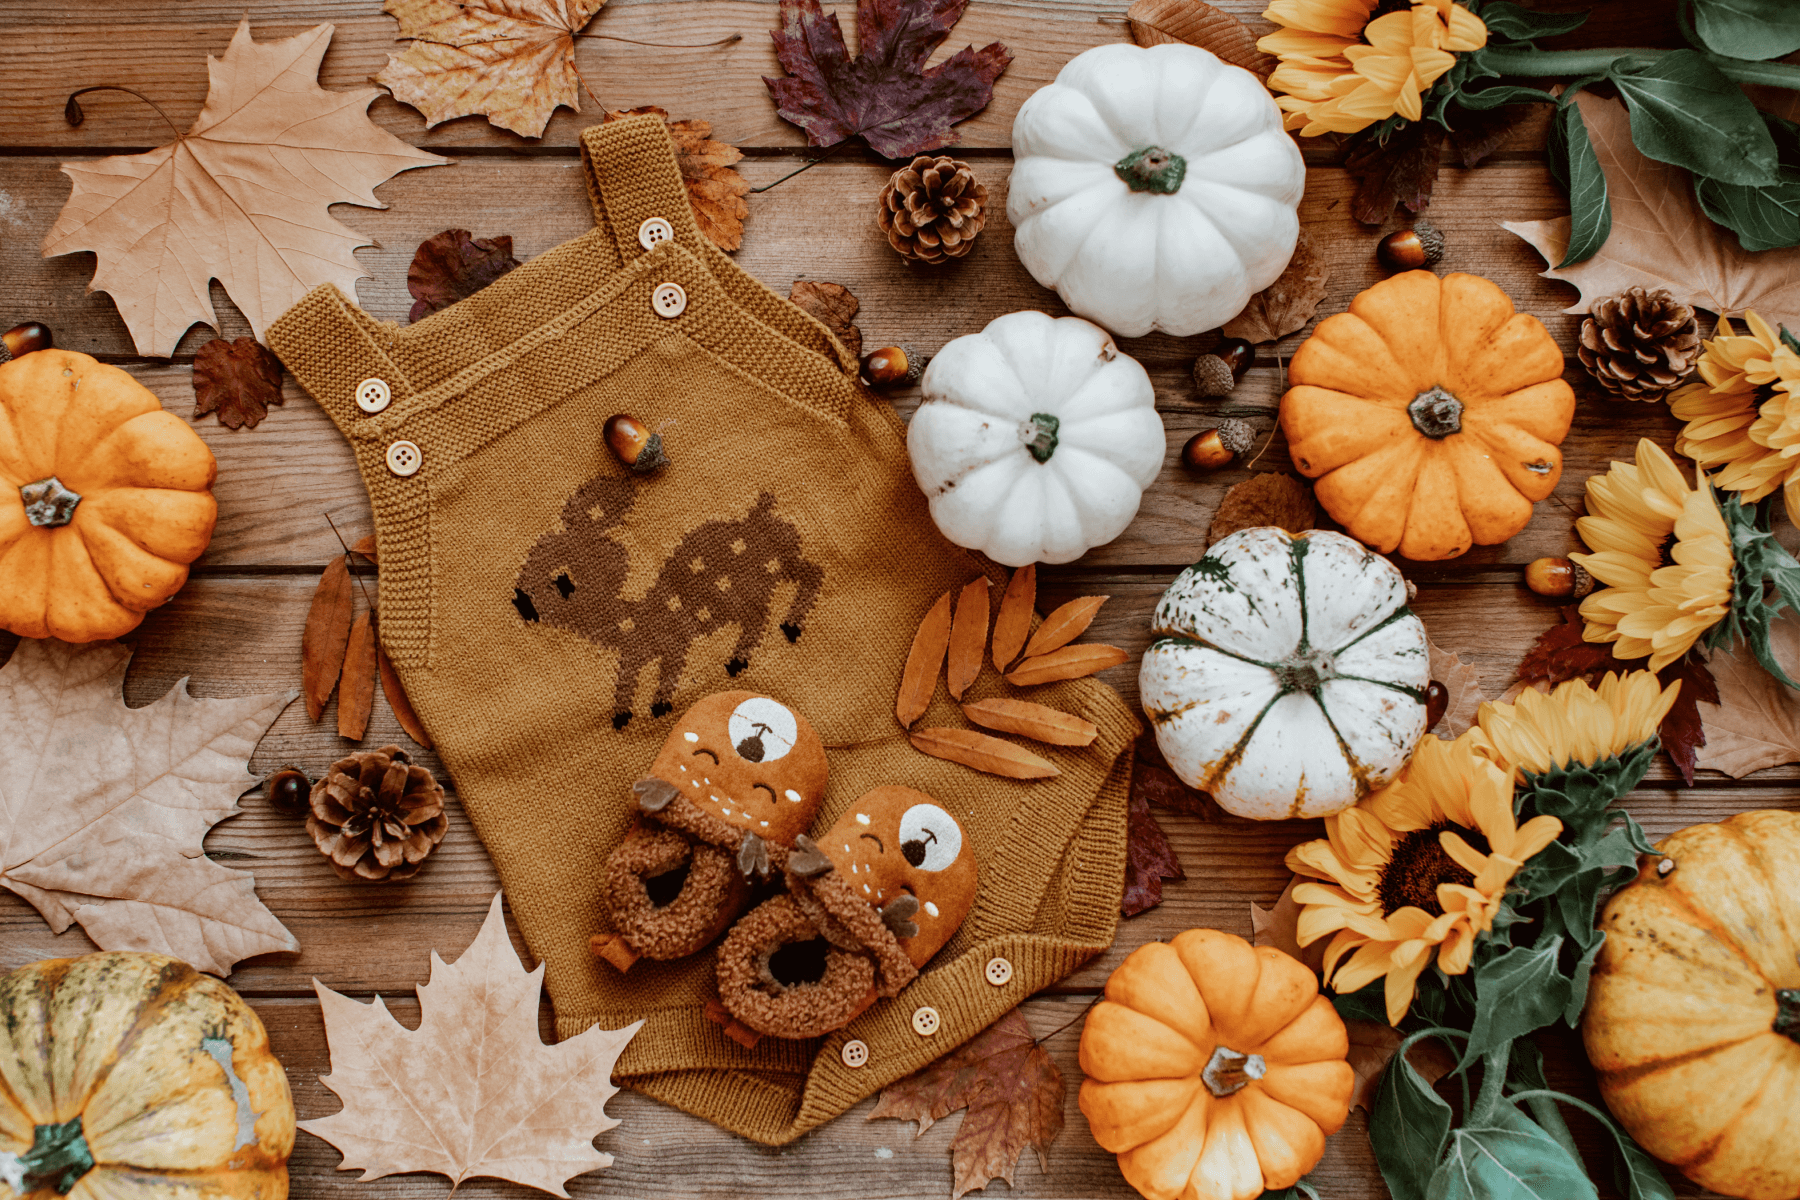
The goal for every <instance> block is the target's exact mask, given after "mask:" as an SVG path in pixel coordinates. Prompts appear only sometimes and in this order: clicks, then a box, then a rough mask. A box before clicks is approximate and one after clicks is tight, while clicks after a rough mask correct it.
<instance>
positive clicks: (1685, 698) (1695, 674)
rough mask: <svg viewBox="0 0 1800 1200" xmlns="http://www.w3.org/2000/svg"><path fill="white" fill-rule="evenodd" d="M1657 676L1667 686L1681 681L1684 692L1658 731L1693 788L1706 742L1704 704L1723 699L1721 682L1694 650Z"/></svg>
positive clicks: (1676, 697)
mask: <svg viewBox="0 0 1800 1200" xmlns="http://www.w3.org/2000/svg"><path fill="white" fill-rule="evenodd" d="M1656 678H1657V679H1658V681H1660V682H1661V683H1662V685H1663V686H1664V687H1668V686H1669V685H1670V684H1671V683H1674V682H1675V681H1677V680H1680V681H1681V691H1680V692H1678V693H1677V694H1676V696H1675V703H1674V704H1673V705H1671V706H1670V707H1669V711H1668V714H1667V715H1665V716H1664V717H1663V719H1662V724H1661V725H1659V726H1657V730H1656V731H1657V733H1658V734H1659V735H1661V737H1662V745H1663V749H1664V750H1666V751H1667V752H1668V755H1669V761H1670V762H1672V763H1674V764H1675V769H1676V770H1677V771H1680V772H1681V778H1682V779H1683V780H1684V781H1685V782H1686V783H1687V784H1688V786H1689V787H1692V786H1693V783H1694V767H1695V765H1696V763H1697V759H1696V755H1697V754H1698V752H1699V750H1700V748H1701V747H1703V746H1705V745H1706V730H1705V728H1704V727H1703V726H1702V725H1701V723H1700V705H1701V704H1717V703H1718V702H1719V685H1718V683H1717V682H1715V681H1714V680H1713V675H1712V672H1711V671H1709V670H1707V669H1706V663H1705V662H1703V661H1701V659H1700V657H1699V655H1697V654H1695V653H1693V652H1692V651H1690V652H1688V653H1687V654H1686V655H1684V656H1682V657H1681V658H1679V659H1677V660H1676V661H1674V662H1672V663H1670V664H1669V665H1668V666H1666V667H1664V668H1663V669H1662V670H1661V671H1658V672H1657V674H1656Z"/></svg>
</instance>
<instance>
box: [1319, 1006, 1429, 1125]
mask: <svg viewBox="0 0 1800 1200" xmlns="http://www.w3.org/2000/svg"><path fill="white" fill-rule="evenodd" d="M1344 1028H1345V1031H1346V1032H1348V1033H1349V1035H1350V1054H1349V1059H1350V1069H1351V1070H1352V1071H1354V1072H1356V1090H1355V1091H1353V1092H1352V1093H1351V1094H1350V1096H1351V1098H1350V1104H1351V1107H1353V1108H1354V1107H1357V1106H1361V1108H1362V1110H1363V1111H1364V1112H1374V1111H1375V1093H1376V1091H1377V1090H1378V1089H1379V1088H1380V1087H1381V1075H1382V1072H1384V1071H1386V1070H1387V1066H1388V1064H1389V1063H1390V1062H1392V1061H1393V1059H1394V1052H1395V1051H1396V1050H1398V1049H1400V1043H1401V1041H1402V1040H1403V1039H1404V1038H1405V1035H1404V1034H1402V1033H1401V1032H1400V1031H1399V1030H1398V1029H1395V1028H1394V1027H1393V1026H1391V1025H1388V1024H1386V1023H1384V1022H1381V1021H1364V1020H1350V1021H1345V1022H1344ZM1406 1061H1407V1062H1409V1063H1411V1064H1412V1067H1413V1070H1415V1071H1417V1072H1418V1073H1419V1074H1420V1075H1421V1076H1423V1077H1424V1079H1425V1082H1426V1083H1427V1084H1432V1083H1436V1082H1437V1081H1438V1080H1440V1079H1442V1078H1443V1077H1444V1076H1446V1075H1448V1074H1449V1073H1450V1072H1451V1071H1453V1070H1455V1068H1456V1059H1455V1057H1454V1056H1453V1055H1452V1054H1451V1053H1450V1051H1449V1050H1447V1049H1445V1047H1444V1043H1443V1042H1441V1041H1439V1040H1438V1039H1436V1038H1424V1039H1422V1040H1420V1041H1418V1042H1416V1043H1414V1045H1413V1048H1412V1049H1411V1050H1408V1051H1407V1052H1406Z"/></svg>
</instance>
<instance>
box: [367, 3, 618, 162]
mask: <svg viewBox="0 0 1800 1200" xmlns="http://www.w3.org/2000/svg"><path fill="white" fill-rule="evenodd" d="M605 2H606V0H387V3H386V4H384V5H383V6H382V9H381V11H382V12H385V13H387V14H388V15H389V16H390V17H393V18H394V19H395V20H396V21H398V22H399V23H400V36H401V37H402V38H412V39H413V44H412V45H410V46H408V47H407V48H406V49H404V50H402V51H401V52H400V53H398V54H392V55H389V56H388V61H387V66H385V67H383V68H382V69H381V74H379V75H377V76H375V82H376V83H379V84H380V85H381V86H382V87H384V88H386V89H387V90H388V91H390V92H392V93H393V94H394V99H396V100H398V101H400V102H401V103H403V104H410V105H412V106H413V107H414V108H416V109H418V110H419V111H420V112H421V113H423V114H424V115H425V128H427V129H432V128H435V127H436V126H438V125H440V124H442V123H443V122H445V121H448V120H450V119H451V118H452V117H466V116H470V115H472V114H476V113H479V114H481V115H482V116H485V117H486V118H487V119H488V121H489V122H490V123H491V124H493V125H497V126H498V127H500V128H501V129H510V130H512V131H513V132H514V133H516V134H519V135H520V136H522V137H529V138H535V137H542V136H544V126H546V125H548V124H549V123H550V116H551V114H552V113H554V112H555V111H556V110H557V108H559V107H562V106H567V107H569V108H572V109H574V110H575V111H577V112H580V111H581V97H580V94H579V92H578V91H577V89H578V88H579V87H580V86H581V72H579V71H578V70H576V68H575V35H576V34H578V33H580V32H581V31H582V30H583V29H585V28H586V27H587V23H588V22H589V21H591V20H593V19H594V14H595V13H597V12H599V11H600V6H601V5H602V4H604V3H605Z"/></svg>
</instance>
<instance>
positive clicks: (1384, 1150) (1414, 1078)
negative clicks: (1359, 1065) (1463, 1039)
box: [1369, 1029, 1450, 1200]
mask: <svg viewBox="0 0 1800 1200" xmlns="http://www.w3.org/2000/svg"><path fill="white" fill-rule="evenodd" d="M1441 1032H1449V1031H1446V1030H1438V1029H1427V1030H1422V1031H1420V1032H1418V1033H1415V1034H1413V1035H1412V1036H1410V1037H1408V1038H1407V1039H1406V1040H1405V1041H1403V1042H1401V1043H1400V1048H1399V1049H1398V1050H1396V1051H1394V1057H1393V1058H1392V1059H1391V1060H1390V1061H1389V1062H1388V1068H1387V1070H1386V1071H1385V1072H1383V1073H1382V1076H1381V1087H1380V1088H1379V1089H1377V1091H1376V1093H1375V1111H1374V1112H1372V1113H1370V1114H1369V1144H1370V1145H1371V1146H1373V1147H1374V1149H1375V1162H1376V1165H1377V1166H1379V1167H1380V1168H1381V1177H1382V1178H1383V1179H1385V1180H1387V1185H1388V1191H1390V1192H1392V1193H1393V1196H1394V1200H1438V1196H1439V1193H1438V1192H1436V1191H1434V1190H1430V1187H1429V1185H1430V1183H1431V1175H1432V1168H1433V1166H1434V1165H1435V1164H1436V1163H1437V1161H1438V1156H1439V1155H1440V1154H1442V1153H1443V1150H1444V1141H1445V1139H1446V1138H1448V1137H1449V1135H1450V1105H1449V1104H1448V1103H1446V1102H1445V1100H1444V1098H1443V1097H1442V1096H1440V1095H1438V1094H1437V1093H1436V1092H1434V1091H1433V1090H1432V1089H1431V1085H1430V1084H1429V1083H1426V1082H1425V1077H1424V1076H1423V1075H1420V1074H1419V1073H1418V1071H1416V1070H1414V1069H1413V1065H1412V1064H1411V1063H1409V1062H1407V1061H1406V1052H1407V1051H1408V1050H1411V1049H1412V1048H1413V1046H1414V1045H1415V1044H1416V1043H1418V1042H1419V1041H1421V1040H1422V1039H1424V1038H1427V1037H1431V1036H1433V1035H1435V1034H1438V1033H1441Z"/></svg>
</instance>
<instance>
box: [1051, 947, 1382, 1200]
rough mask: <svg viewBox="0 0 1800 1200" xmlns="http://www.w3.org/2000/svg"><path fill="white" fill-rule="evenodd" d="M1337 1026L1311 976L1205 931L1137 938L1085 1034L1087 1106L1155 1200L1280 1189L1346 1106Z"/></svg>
mask: <svg viewBox="0 0 1800 1200" xmlns="http://www.w3.org/2000/svg"><path fill="white" fill-rule="evenodd" d="M1349 1051H1350V1040H1349V1036H1348V1035H1347V1033H1346V1032H1345V1029H1344V1022H1343V1020H1342V1019H1341V1018H1339V1016H1338V1015H1337V1010H1335V1009H1334V1008H1332V1006H1331V1002H1330V1001H1329V1000H1327V999H1326V998H1325V997H1323V996H1321V995H1319V981H1318V978H1317V977H1316V976H1315V975H1314V974H1313V973H1312V972H1311V971H1310V970H1308V969H1307V968H1306V967H1304V966H1302V965H1301V964H1300V963H1299V962H1297V961H1295V960H1294V959H1293V958H1292V957H1290V956H1288V955H1286V954H1283V953H1282V952H1281V951H1279V950H1276V949H1274V948H1272V947H1267V946H1264V947H1252V946H1251V945H1250V943H1249V942H1246V941H1245V940H1244V939H1243V938H1240V937H1234V936H1232V935H1231V934H1229V933H1220V932H1218V931H1217V930H1213V929H1190V930H1188V931H1187V932H1186V933H1183V934H1180V935H1179V936H1177V937H1176V938H1175V939H1174V940H1173V941H1172V942H1168V943H1163V942H1151V943H1148V944H1146V945H1143V946H1139V947H1138V948H1137V949H1136V950H1134V951H1132V952H1131V956H1130V957H1129V958H1127V959H1126V960H1125V961H1124V962H1123V963H1121V964H1120V965H1119V968H1118V970H1116V971H1114V972H1113V973H1112V976H1111V978H1109V979H1108V980H1107V981H1106V998H1105V999H1104V1000H1102V1001H1100V1003H1098V1004H1096V1005H1095V1006H1094V1010H1093V1011H1092V1012H1090V1013H1089V1014H1088V1017H1087V1023H1086V1024H1085V1025H1084V1026H1083V1027H1082V1031H1081V1069H1082V1071H1083V1072H1085V1073H1086V1074H1087V1079H1086V1080H1085V1081H1083V1083H1082V1085H1081V1111H1082V1112H1083V1113H1085V1114H1086V1115H1087V1119H1088V1124H1089V1126H1090V1127H1091V1128H1092V1129H1093V1131H1094V1138H1095V1140H1096V1141H1098V1142H1099V1143H1100V1145H1101V1146H1102V1147H1103V1148H1105V1149H1107V1150H1110V1151H1112V1152H1113V1153H1114V1154H1117V1155H1118V1158H1119V1170H1120V1171H1121V1172H1122V1173H1123V1174H1124V1176H1125V1179H1126V1182H1128V1183H1130V1184H1131V1186H1132V1187H1134V1188H1136V1189H1137V1190H1138V1191H1139V1192H1140V1193H1142V1194H1143V1195H1144V1196H1147V1197H1149V1198H1150V1200H1174V1198H1175V1197H1177V1196H1180V1197H1182V1198H1183V1200H1254V1198H1255V1197H1257V1196H1260V1195H1261V1194H1262V1193H1263V1191H1264V1190H1266V1189H1271V1188H1284V1187H1288V1186H1289V1185H1291V1184H1292V1183H1294V1182H1295V1181H1296V1180H1298V1179H1299V1178H1300V1177H1301V1176H1302V1175H1304V1174H1306V1173H1307V1172H1308V1171H1310V1170H1311V1169H1312V1168H1313V1166H1314V1165H1315V1164H1317V1163H1318V1161H1319V1158H1320V1156H1322V1155H1323V1154H1324V1153H1325V1138H1326V1136H1327V1135H1328V1134H1332V1133H1335V1132H1337V1130H1338V1128H1339V1126H1341V1125H1343V1123H1344V1119H1345V1118H1346V1117H1347V1116H1348V1115H1349V1113H1350V1096H1351V1091H1352V1089H1353V1088H1354V1087H1355V1083H1356V1076H1355V1073H1354V1072H1353V1071H1352V1070H1351V1069H1350V1064H1349V1063H1348V1062H1346V1061H1345V1058H1346V1056H1347V1055H1348V1054H1349Z"/></svg>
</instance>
